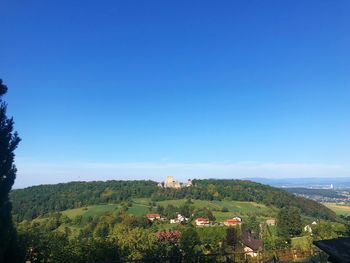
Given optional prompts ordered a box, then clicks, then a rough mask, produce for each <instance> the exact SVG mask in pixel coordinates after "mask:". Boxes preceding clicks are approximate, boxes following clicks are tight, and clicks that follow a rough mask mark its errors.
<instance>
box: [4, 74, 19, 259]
mask: <svg viewBox="0 0 350 263" xmlns="http://www.w3.org/2000/svg"><path fill="white" fill-rule="evenodd" d="M6 92H7V87H6V86H5V85H4V84H3V83H2V80H1V79H0V161H1V164H0V262H10V261H11V262H15V259H14V258H15V255H16V252H15V236H16V233H15V230H14V227H13V224H12V219H11V203H10V200H9V192H10V190H11V188H12V185H13V183H14V181H15V178H16V167H15V165H14V157H15V155H14V151H15V149H16V148H17V145H18V143H19V141H20V139H19V137H18V135H17V133H16V132H13V124H14V122H13V119H12V118H8V117H7V115H6V108H7V107H6V106H7V105H6V103H5V102H3V100H2V96H3V95H4V94H6Z"/></svg>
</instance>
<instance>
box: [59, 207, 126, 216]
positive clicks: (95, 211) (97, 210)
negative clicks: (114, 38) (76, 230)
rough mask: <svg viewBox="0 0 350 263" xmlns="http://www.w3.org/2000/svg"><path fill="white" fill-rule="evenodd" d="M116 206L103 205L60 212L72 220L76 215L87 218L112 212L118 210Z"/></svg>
mask: <svg viewBox="0 0 350 263" xmlns="http://www.w3.org/2000/svg"><path fill="white" fill-rule="evenodd" d="M118 207H119V206H118V205H117V204H105V205H92V206H87V207H81V208H75V209H68V210H65V211H63V212H62V214H64V215H66V216H68V217H69V218H74V217H76V216H78V215H81V216H83V217H89V216H94V215H101V214H104V213H106V212H112V211H114V210H116V209H118Z"/></svg>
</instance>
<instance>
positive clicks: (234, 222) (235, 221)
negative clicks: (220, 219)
mask: <svg viewBox="0 0 350 263" xmlns="http://www.w3.org/2000/svg"><path fill="white" fill-rule="evenodd" d="M225 222H226V223H228V224H236V223H240V222H241V221H239V220H237V219H234V218H232V219H226V220H225Z"/></svg>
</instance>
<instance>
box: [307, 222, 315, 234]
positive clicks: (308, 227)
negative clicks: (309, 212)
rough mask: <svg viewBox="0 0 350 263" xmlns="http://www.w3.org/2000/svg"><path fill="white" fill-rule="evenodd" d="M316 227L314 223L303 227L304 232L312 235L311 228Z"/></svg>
mask: <svg viewBox="0 0 350 263" xmlns="http://www.w3.org/2000/svg"><path fill="white" fill-rule="evenodd" d="M313 225H317V223H316V222H315V221H314V222H312V223H311V224H308V225H306V226H305V227H304V231H305V232H308V233H310V234H312V226H313Z"/></svg>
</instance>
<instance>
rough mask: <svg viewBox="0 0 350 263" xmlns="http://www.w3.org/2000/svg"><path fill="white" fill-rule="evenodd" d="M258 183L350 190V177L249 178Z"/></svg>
mask: <svg viewBox="0 0 350 263" xmlns="http://www.w3.org/2000/svg"><path fill="white" fill-rule="evenodd" d="M247 180H251V181H254V182H257V183H262V184H267V185H271V186H274V187H282V188H290V187H305V188H315V189H333V188H334V189H341V188H350V178H349V177H333V178H317V177H314V178H283V179H269V178H247Z"/></svg>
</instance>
